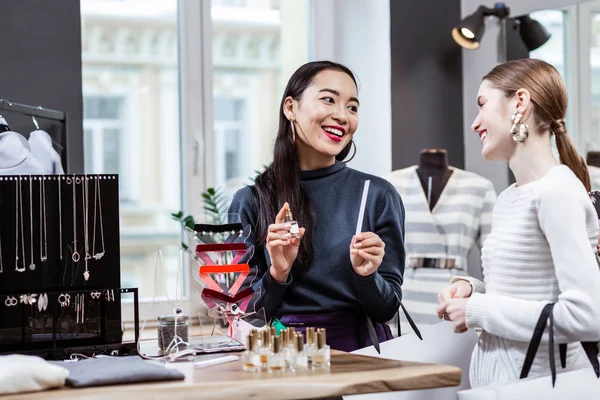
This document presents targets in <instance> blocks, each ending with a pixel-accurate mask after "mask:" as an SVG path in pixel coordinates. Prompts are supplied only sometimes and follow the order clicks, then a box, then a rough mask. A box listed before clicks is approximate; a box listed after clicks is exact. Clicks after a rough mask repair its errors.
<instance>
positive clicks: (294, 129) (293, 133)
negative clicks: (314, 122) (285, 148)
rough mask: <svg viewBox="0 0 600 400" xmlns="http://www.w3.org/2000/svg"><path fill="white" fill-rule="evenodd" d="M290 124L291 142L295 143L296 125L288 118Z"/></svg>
mask: <svg viewBox="0 0 600 400" xmlns="http://www.w3.org/2000/svg"><path fill="white" fill-rule="evenodd" d="M290 126H291V127H292V143H296V127H295V126H294V120H292V119H290Z"/></svg>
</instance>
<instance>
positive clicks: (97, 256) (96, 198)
mask: <svg viewBox="0 0 600 400" xmlns="http://www.w3.org/2000/svg"><path fill="white" fill-rule="evenodd" d="M97 203H100V205H99V207H98V209H99V211H100V238H101V240H102V251H101V252H100V253H96V207H97ZM102 219H103V218H102V195H101V194H100V177H99V176H96V193H95V194H94V237H93V239H92V242H93V245H92V254H93V255H94V256H93V257H94V259H95V260H99V259H101V258H102V257H104V223H103V221H102Z"/></svg>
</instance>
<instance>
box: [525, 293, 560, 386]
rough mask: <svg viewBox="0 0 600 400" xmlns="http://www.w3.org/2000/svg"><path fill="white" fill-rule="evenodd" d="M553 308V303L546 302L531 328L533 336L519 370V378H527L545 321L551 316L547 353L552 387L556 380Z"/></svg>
mask: <svg viewBox="0 0 600 400" xmlns="http://www.w3.org/2000/svg"><path fill="white" fill-rule="evenodd" d="M553 308H554V303H549V304H546V305H545V306H544V308H543V310H542V313H541V314H540V318H539V319H538V321H537V324H536V325H535V329H534V330H533V336H532V337H531V341H530V342H529V346H528V347H527V353H526V354H525V362H524V363H523V369H522V370H521V376H520V377H519V379H524V378H527V376H528V375H529V371H531V366H532V365H533V360H534V359H535V355H536V353H537V351H538V348H539V347H540V342H541V341H542V336H543V335H544V330H545V329H546V323H547V321H548V319H550V318H552V319H551V320H550V321H551V322H550V330H549V332H548V335H549V339H548V353H549V354H550V372H551V374H552V387H554V383H555V382H556V366H555V365H554V331H553V329H552V328H553V327H554V326H553V325H554V318H553V317H552V309H553Z"/></svg>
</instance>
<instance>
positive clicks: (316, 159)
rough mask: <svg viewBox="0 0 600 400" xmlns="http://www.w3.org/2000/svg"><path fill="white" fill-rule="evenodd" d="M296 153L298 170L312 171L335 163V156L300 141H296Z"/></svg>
mask: <svg viewBox="0 0 600 400" xmlns="http://www.w3.org/2000/svg"><path fill="white" fill-rule="evenodd" d="M296 155H297V157H298V166H299V167H300V171H314V170H316V169H322V168H327V167H331V166H332V165H333V164H335V156H328V155H325V154H323V153H319V152H318V151H316V150H314V149H313V148H312V147H309V146H306V145H304V144H303V143H302V142H300V141H297V142H296Z"/></svg>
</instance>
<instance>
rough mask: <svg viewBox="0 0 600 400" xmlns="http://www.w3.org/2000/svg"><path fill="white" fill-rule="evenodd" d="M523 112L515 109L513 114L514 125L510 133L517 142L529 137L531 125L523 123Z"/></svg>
mask: <svg viewBox="0 0 600 400" xmlns="http://www.w3.org/2000/svg"><path fill="white" fill-rule="evenodd" d="M522 120H523V114H521V113H520V112H518V111H517V110H515V112H514V113H513V115H512V123H513V124H512V127H511V128H510V134H511V135H512V138H513V140H514V141H515V143H523V142H524V141H525V140H527V138H528V137H529V127H528V126H527V125H526V124H525V123H523V121H522Z"/></svg>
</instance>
